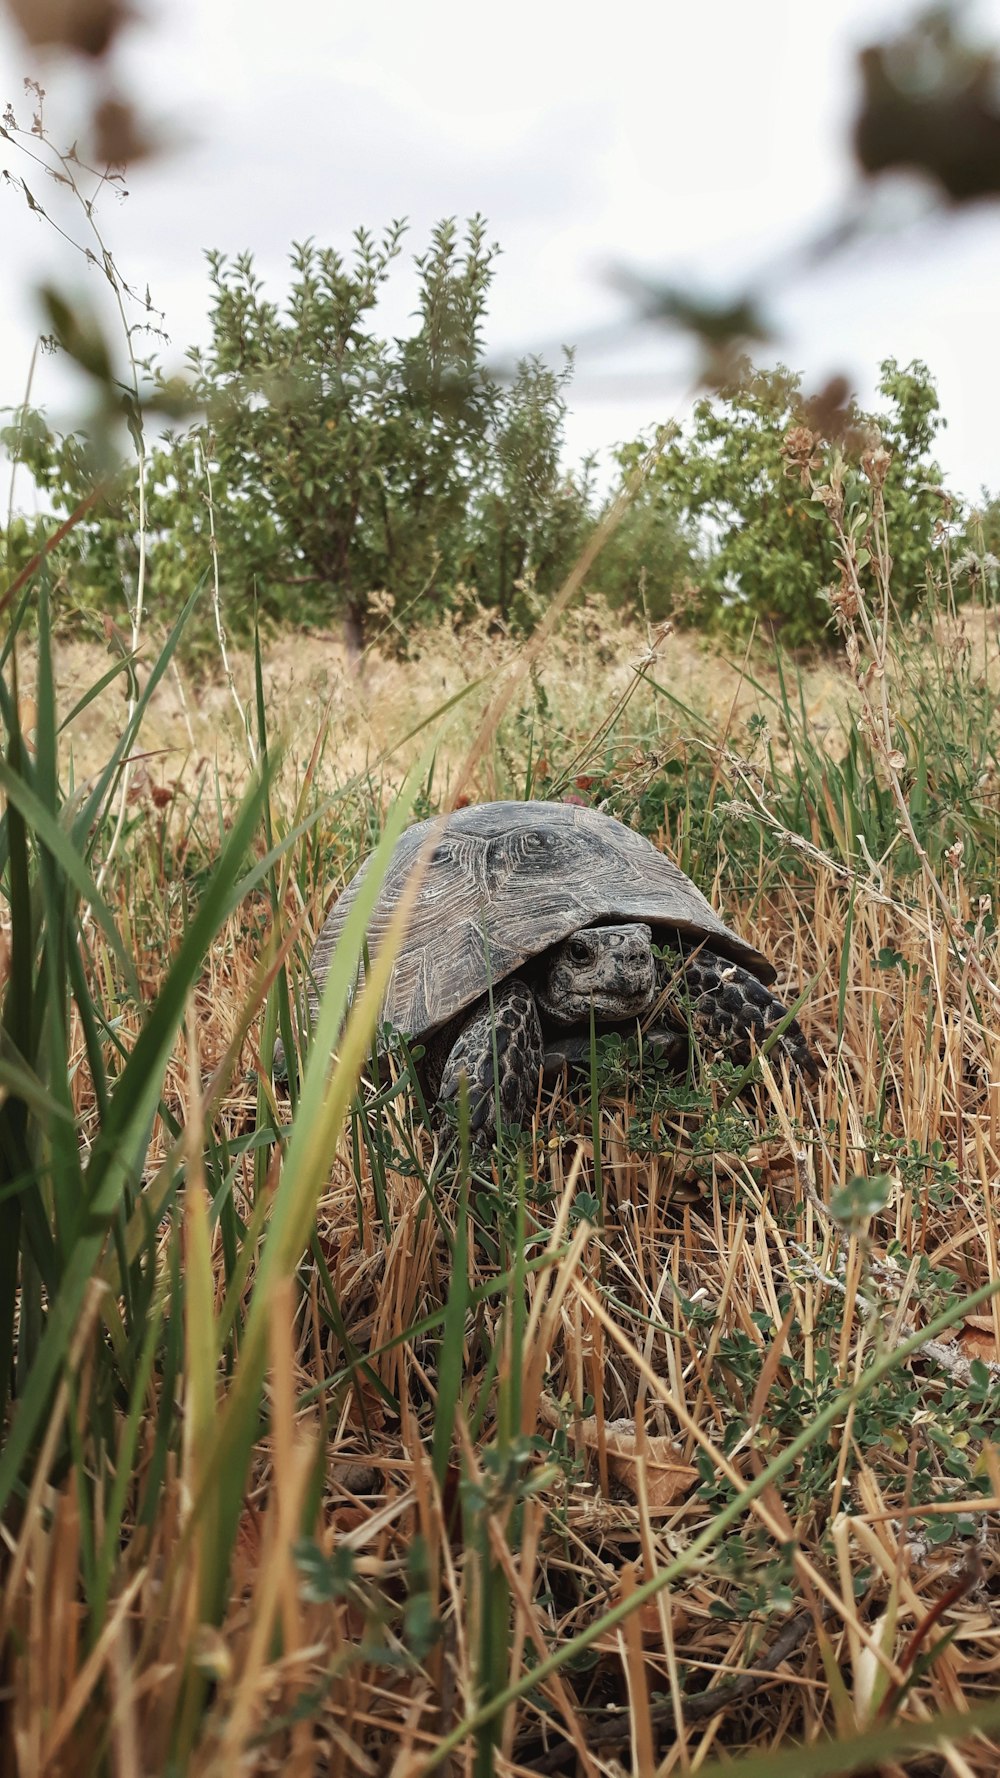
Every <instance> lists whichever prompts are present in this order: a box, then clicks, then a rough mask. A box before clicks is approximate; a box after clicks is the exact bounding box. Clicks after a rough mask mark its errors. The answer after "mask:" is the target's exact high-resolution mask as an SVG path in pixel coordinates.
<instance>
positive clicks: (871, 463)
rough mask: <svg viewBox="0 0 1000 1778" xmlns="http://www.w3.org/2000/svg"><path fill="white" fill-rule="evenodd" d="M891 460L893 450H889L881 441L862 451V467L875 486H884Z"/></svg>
mask: <svg viewBox="0 0 1000 1778" xmlns="http://www.w3.org/2000/svg"><path fill="white" fill-rule="evenodd" d="M891 462H892V452H891V451H887V450H886V448H885V446H884V444H882V443H881V441H880V442H879V443H878V444H877V445H871V446H869V448H868V449H867V450H866V451H862V453H861V468H862V470H863V471H864V473H865V475H866V476H867V477H868V480H869V481H870V482H871V485H872V487H873V488H881V487H883V486H884V484H885V478H886V476H887V475H888V473H889V465H890V463H891Z"/></svg>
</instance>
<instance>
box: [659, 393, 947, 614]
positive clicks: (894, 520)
mask: <svg viewBox="0 0 1000 1778" xmlns="http://www.w3.org/2000/svg"><path fill="white" fill-rule="evenodd" d="M879 393H880V395H881V396H882V397H883V399H884V401H885V403H886V406H885V407H884V408H883V409H881V410H880V411H879V412H878V413H876V414H874V415H862V414H860V413H858V412H857V411H855V410H853V409H851V408H847V409H844V408H843V407H831V408H830V409H829V411H826V412H824V410H823V404H822V403H821V402H819V403H808V402H807V401H806V400H805V399H804V398H803V395H802V387H801V378H800V377H798V376H795V375H793V374H792V373H791V372H790V371H788V370H785V369H784V368H783V367H780V366H779V367H778V368H777V369H776V370H765V371H761V370H754V369H753V368H752V366H751V365H750V364H749V363H748V362H745V363H744V364H743V365H742V366H741V367H740V374H739V376H738V377H737V379H736V380H735V381H734V382H733V383H732V384H730V385H729V386H728V387H726V388H724V389H722V390H721V391H720V393H719V394H718V395H716V396H712V397H706V398H705V399H704V400H702V401H699V402H698V403H697V405H696V407H695V410H694V416H693V420H692V424H691V426H690V428H689V429H688V430H687V431H686V432H685V433H682V434H681V433H679V434H677V435H676V436H675V437H674V439H673V441H672V442H671V443H670V444H669V445H668V447H667V449H666V450H665V451H664V454H663V456H662V458H661V460H660V462H659V464H658V465H657V468H656V470H655V471H654V474H653V478H652V480H653V484H654V486H656V487H657V488H662V489H663V490H664V492H665V494H666V496H667V503H668V510H671V511H672V513H673V515H674V519H675V522H677V521H678V520H680V521H684V520H688V521H693V522H694V523H695V524H696V525H697V526H698V528H699V530H700V532H701V535H702V538H703V541H704V545H705V551H706V560H705V563H704V566H703V569H702V577H701V585H702V592H703V600H704V609H705V610H706V611H707V612H708V613H712V614H714V615H715V617H716V618H717V619H718V620H719V621H721V622H723V623H724V624H725V625H726V626H727V627H731V628H736V629H743V628H747V627H749V626H750V624H752V623H755V622H761V621H763V622H765V623H767V624H769V625H771V626H772V627H773V628H774V629H776V630H780V631H781V633H782V636H783V638H784V639H785V641H786V642H788V643H790V644H791V645H792V646H797V645H800V644H802V643H810V642H816V641H817V640H819V639H820V638H821V637H822V634H823V631H824V628H825V626H826V625H827V624H828V623H829V621H830V609H829V606H828V604H827V602H826V599H825V596H824V594H825V589H826V588H827V587H829V586H830V585H831V584H833V583H834V582H835V581H836V579H837V571H836V560H835V553H834V546H833V542H832V539H831V536H830V532H829V527H828V526H826V525H825V524H823V523H822V522H817V512H816V508H815V505H814V502H813V500H812V494H811V483H812V482H813V481H818V482H822V481H824V480H825V479H826V474H827V471H828V468H829V462H830V452H831V450H832V449H834V448H842V449H844V451H845V452H846V453H847V455H848V456H849V457H852V456H853V458H854V459H855V460H856V459H858V458H859V456H860V452H861V451H862V450H863V449H864V448H865V446H866V444H867V443H869V442H870V441H871V435H872V429H877V431H878V433H879V434H880V435H881V439H882V442H883V443H884V444H885V445H886V446H887V448H888V449H889V450H890V451H891V453H892V465H891V468H890V470H889V474H888V477H887V479H886V484H885V501H886V512H887V517H888V521H889V532H890V536H891V537H892V539H893V545H894V548H895V549H896V552H897V554H896V563H895V572H894V576H893V582H894V587H895V596H896V599H897V602H898V604H899V606H900V608H901V609H903V610H907V609H909V608H911V607H912V605H913V604H914V603H915V602H916V600H917V599H918V598H919V595H920V591H921V588H922V587H923V585H924V583H925V581H926V575H927V561H928V557H929V556H930V553H931V547H932V538H933V533H934V528H935V525H936V523H937V521H938V519H939V518H940V516H941V511H942V506H941V497H940V494H939V492H937V491H936V490H937V489H938V487H939V484H940V481H941V472H940V470H939V468H938V466H937V464H936V463H935V462H933V461H932V460H931V458H930V456H929V453H930V450H931V447H932V445H933V442H934V439H935V436H936V434H937V431H938V427H939V425H940V424H941V422H940V419H939V416H938V398H937V393H936V390H935V388H934V384H933V382H932V380H931V377H930V373H929V371H928V370H927V367H926V365H924V364H921V363H919V362H916V363H913V364H911V365H909V366H908V367H907V369H905V370H900V368H899V366H898V364H897V363H896V360H895V359H893V358H887V359H886V360H885V361H884V362H883V364H882V375H881V379H880V382H879Z"/></svg>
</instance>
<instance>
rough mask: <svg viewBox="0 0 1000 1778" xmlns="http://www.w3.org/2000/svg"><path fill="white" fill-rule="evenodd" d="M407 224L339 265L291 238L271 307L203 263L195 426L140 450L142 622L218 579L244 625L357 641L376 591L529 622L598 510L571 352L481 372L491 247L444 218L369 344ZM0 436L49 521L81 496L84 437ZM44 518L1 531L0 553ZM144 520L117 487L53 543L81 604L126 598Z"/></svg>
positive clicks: (235, 273) (409, 604)
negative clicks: (574, 447)
mask: <svg viewBox="0 0 1000 1778" xmlns="http://www.w3.org/2000/svg"><path fill="white" fill-rule="evenodd" d="M403 236H404V226H403V224H402V223H394V224H393V225H392V227H391V228H389V229H388V230H387V231H386V232H385V233H384V234H383V236H382V237H381V239H380V240H375V238H374V237H373V236H371V235H370V234H368V233H367V232H366V231H365V230H359V231H358V232H357V234H356V236H355V243H354V249H353V252H352V254H351V255H349V256H348V257H347V258H345V257H344V256H342V255H341V254H339V253H336V252H335V251H333V250H332V249H329V248H320V247H317V246H316V245H315V244H314V243H313V242H311V241H309V242H305V243H303V244H302V245H300V246H296V247H295V248H294V249H293V252H292V256H291V278H290V284H289V289H288V292H287V295H286V297H285V299H284V301H283V302H282V303H280V304H279V303H277V302H274V301H273V300H271V298H270V297H269V296H268V294H267V292H266V290H265V287H264V285H263V282H262V280H261V279H260V278H259V276H258V274H257V272H256V270H255V266H254V261H253V257H252V255H250V254H243V255H240V256H239V257H238V258H236V259H235V260H232V261H230V260H227V259H226V258H225V257H224V256H222V255H221V254H216V253H212V254H209V256H208V264H209V276H210V280H211V306H210V313H209V320H210V338H209V342H208V344H207V345H206V346H205V347H204V348H201V349H198V350H193V351H191V352H190V353H189V354H188V360H189V369H190V373H191V385H192V387H191V396H192V401H193V404H194V406H195V407H196V408H197V410H198V411H199V413H200V414H202V415H204V420H203V421H200V422H199V423H198V424H197V425H192V426H187V427H184V428H180V429H176V430H174V431H172V432H170V433H167V434H166V435H165V436H164V437H162V438H161V439H160V440H159V441H158V442H156V444H155V446H154V448H152V449H151V450H150V451H149V457H148V464H149V468H148V476H147V514H148V530H147V536H148V558H149V576H148V578H149V597H148V605H149V609H150V610H151V611H153V612H154V614H155V615H157V616H159V617H161V618H163V619H168V618H169V617H170V616H172V615H173V614H174V613H175V612H176V611H177V609H178V608H179V606H180V604H181V603H182V602H183V601H184V600H185V599H186V598H187V596H188V595H189V593H190V592H191V590H192V588H193V587H194V586H196V585H197V584H198V582H199V580H202V579H204V578H205V577H206V576H212V577H214V573H215V572H216V571H217V572H218V575H219V580H220V587H221V592H222V598H223V607H224V610H225V614H226V623H227V626H228V627H229V628H230V629H231V630H232V631H234V632H235V633H237V634H239V633H240V632H241V631H243V632H245V631H246V629H247V628H248V627H249V623H250V620H251V617H252V613H253V611H254V609H255V608H257V609H259V610H261V611H262V612H263V613H265V614H266V615H269V616H271V617H273V618H275V619H276V620H278V621H284V622H299V623H302V622H309V623H323V624H327V623H331V622H341V621H342V622H343V623H344V624H345V625H346V627H347V630H348V633H349V635H350V637H351V638H352V639H353V641H354V642H355V643H360V642H361V641H363V640H364V638H365V635H366V632H367V629H368V627H369V617H370V614H371V611H372V609H373V607H376V608H380V609H381V607H382V606H383V605H384V603H385V601H386V598H387V597H391V605H392V608H393V610H394V611H395V613H396V614H397V626H398V630H397V633H398V631H400V630H402V628H403V626H402V624H401V623H400V622H399V614H411V615H412V614H414V613H419V615H421V616H427V615H429V614H430V613H431V612H432V611H433V610H434V609H440V608H441V607H442V606H445V605H447V604H449V603H450V602H451V601H452V600H453V599H454V598H456V596H461V597H463V598H464V597H465V594H466V591H467V589H468V588H469V587H471V588H473V589H474V591H475V592H476V594H477V595H478V597H479V598H480V599H481V600H482V601H483V602H485V603H487V604H490V605H495V606H497V607H498V608H499V609H500V611H501V612H502V613H503V615H504V616H505V617H506V618H508V619H511V620H513V621H515V622H517V621H522V622H525V621H530V620H531V616H532V613H533V611H534V609H535V604H534V602H533V601H534V598H538V597H542V598H544V597H545V596H547V594H548V592H549V591H550V590H551V588H552V586H553V585H554V584H557V583H558V580H559V579H560V578H561V576H562V574H564V573H565V572H566V569H567V568H568V566H569V565H570V563H571V561H572V560H573V557H574V555H575V553H576V550H577V548H578V547H579V541H580V538H581V535H582V532H583V529H584V527H585V525H586V523H587V522H588V520H589V516H590V512H589V491H588V488H587V487H586V485H584V484H583V483H578V482H577V481H575V480H574V478H572V477H570V476H567V474H566V473H565V471H564V469H563V468H562V466H561V458H562V448H563V422H564V418H565V412H566V404H565V398H564V389H565V386H566V383H567V381H568V378H569V375H570V366H569V362H568V361H567V363H566V364H565V365H564V366H563V367H562V368H561V369H560V370H557V371H553V370H550V369H549V368H548V367H547V366H546V365H545V364H543V363H542V362H541V361H540V360H538V359H530V360H527V361H525V362H524V363H522V364H520V365H518V366H517V368H516V371H515V373H514V375H513V377H512V378H511V380H510V382H509V383H507V384H504V383H501V382H499V381H498V380H497V379H495V378H494V377H492V376H491V375H490V374H489V372H488V369H487V364H486V357H485V347H484V340H483V326H484V320H485V315H486V305H487V299H488V295H489V290H490V285H491V281H492V277H493V272H494V267H495V262H496V257H497V253H498V249H497V248H496V247H495V246H493V245H490V244H489V243H488V242H487V239H486V225H485V223H484V222H483V220H482V218H480V217H475V218H473V219H472V221H471V222H469V223H468V225H467V227H466V229H465V232H464V236H461V237H460V235H459V231H458V229H457V228H456V225H455V223H454V221H445V222H442V223H441V224H439V225H438V227H437V228H436V229H435V230H434V231H433V234H432V238H431V242H430V246H429V247H428V249H427V251H426V252H424V253H422V254H420V255H419V256H417V257H416V258H415V260H414V270H415V274H416V283H417V293H416V306H415V314H414V321H415V326H414V328H413V330H412V332H411V333H410V334H409V335H408V336H407V337H405V338H395V339H387V338H384V337H382V335H381V334H380V332H379V331H378V329H377V325H376V322H377V315H376V309H377V305H378V302H379V298H380V296H381V294H382V292H383V289H384V286H385V284H386V281H387V279H388V278H389V276H390V272H391V270H392V267H393V265H394V262H395V261H396V260H397V259H398V258H399V257H400V254H401V251H402V243H403ZM146 369H147V373H148V375H149V376H150V379H151V381H152V382H153V384H154V385H155V383H156V380H157V379H156V373H155V370H153V368H152V367H146ZM0 442H2V443H3V444H4V446H5V448H6V449H7V451H8V453H9V454H10V455H12V456H16V457H17V458H18V460H19V461H20V462H21V463H22V464H23V465H24V466H25V467H26V468H27V469H28V470H29V472H30V473H31V475H32V476H33V478H34V481H35V484H36V488H37V489H38V491H39V494H40V496H41V502H42V505H43V506H44V508H45V509H46V511H47V512H48V513H49V514H51V515H54V517H55V519H56V520H57V521H58V520H59V519H61V518H64V517H66V516H67V515H68V514H69V513H70V512H72V511H73V510H74V508H75V507H76V506H77V505H78V504H79V502H80V501H81V500H82V499H84V498H85V497H86V495H87V494H88V493H89V492H92V491H93V488H94V478H95V469H94V466H93V461H92V458H91V454H90V452H89V451H88V446H87V439H86V437H85V436H83V435H80V434H72V435H70V436H68V437H60V436H59V435H58V434H57V433H56V432H54V431H53V430H52V429H50V427H49V426H48V424H47V422H46V420H45V417H44V416H43V415H41V414H39V413H33V412H20V413H19V414H18V415H17V416H16V417H15V419H14V421H13V423H12V424H11V425H9V426H8V427H7V428H6V429H5V430H4V431H3V433H2V434H0ZM47 528H50V522H49V521H48V520H46V521H45V522H42V521H39V522H38V523H37V524H31V523H29V524H27V525H25V524H23V523H22V524H20V525H19V526H18V527H16V528H14V529H12V532H11V535H10V537H9V538H8V539H7V558H8V565H9V566H11V567H14V568H16V567H18V566H20V565H21V558H25V559H26V558H27V556H28V555H29V554H30V553H31V549H32V548H33V547H37V543H38V542H39V541H40V540H41V537H42V535H43V534H44V532H45V530H46V529H47ZM137 531H138V511H137V505H136V500H135V493H134V489H130V488H129V487H128V486H127V485H126V484H125V483H124V482H123V484H122V487H121V489H118V490H116V491H115V493H114V496H113V498H112V499H111V500H110V501H109V500H108V499H106V498H102V500H101V502H100V504H99V506H95V509H94V512H93V515H92V516H88V519H87V521H86V522H85V523H83V524H81V525H79V526H78V527H76V529H75V530H74V531H73V532H72V534H71V537H70V538H68V539H67V542H66V547H65V549H64V550H62V551H61V552H57V554H56V557H55V562H54V565H55V566H56V567H57V568H58V569H61V570H62V571H63V573H64V579H66V580H68V581H71V582H72V583H73V597H74V598H75V599H77V600H79V601H80V603H81V604H83V605H85V606H89V607H90V608H92V609H97V610H105V611H107V610H108V609H109V608H110V610H111V611H113V612H114V611H118V610H120V608H121V605H122V598H123V595H122V582H123V579H125V580H127V579H128V577H129V576H132V578H133V580H134V575H135V568H136V561H137ZM526 589H530V592H531V594H532V595H533V598H527V599H525V598H522V596H521V595H522V594H523V593H524V592H525V590H526ZM207 627H208V626H207V624H203V625H202V626H201V631H200V633H201V635H203V636H204V635H205V633H206V630H207ZM404 633H405V632H404ZM192 634H193V635H194V636H195V637H197V636H198V635H199V628H198V626H197V625H195V626H193V629H192Z"/></svg>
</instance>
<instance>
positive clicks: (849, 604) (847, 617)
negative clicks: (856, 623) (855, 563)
mask: <svg viewBox="0 0 1000 1778" xmlns="http://www.w3.org/2000/svg"><path fill="white" fill-rule="evenodd" d="M837 567H838V569H839V571H840V585H839V586H832V587H828V588H827V595H826V596H827V598H828V599H829V601H830V604H831V605H832V606H833V610H834V615H835V616H836V619H837V622H838V623H839V624H840V627H841V629H844V628H845V627H846V626H847V624H848V623H852V622H853V620H854V619H855V618H856V617H857V615H858V593H857V588H856V586H855V584H854V581H853V580H852V579H851V576H850V574H849V573H848V571H847V564H846V562H838V564H837Z"/></svg>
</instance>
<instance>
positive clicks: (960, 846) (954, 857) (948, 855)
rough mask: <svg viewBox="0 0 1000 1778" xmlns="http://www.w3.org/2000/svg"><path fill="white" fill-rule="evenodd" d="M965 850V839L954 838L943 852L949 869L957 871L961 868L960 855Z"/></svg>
mask: <svg viewBox="0 0 1000 1778" xmlns="http://www.w3.org/2000/svg"><path fill="white" fill-rule="evenodd" d="M964 852H965V841H964V840H955V841H954V843H953V844H952V845H950V846H949V847H948V849H947V851H946V852H945V860H946V862H947V865H948V869H949V870H953V871H955V872H958V871H960V870H961V868H962V856H963V853H964Z"/></svg>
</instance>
